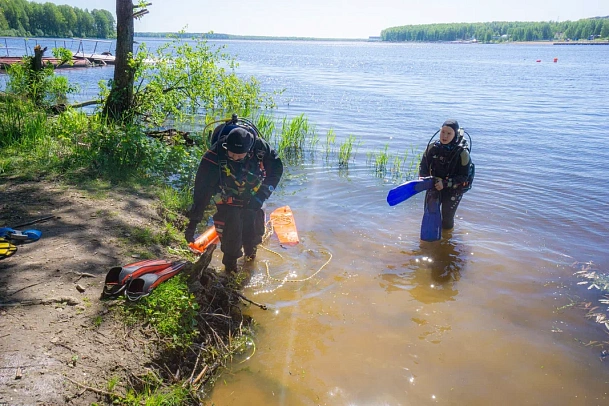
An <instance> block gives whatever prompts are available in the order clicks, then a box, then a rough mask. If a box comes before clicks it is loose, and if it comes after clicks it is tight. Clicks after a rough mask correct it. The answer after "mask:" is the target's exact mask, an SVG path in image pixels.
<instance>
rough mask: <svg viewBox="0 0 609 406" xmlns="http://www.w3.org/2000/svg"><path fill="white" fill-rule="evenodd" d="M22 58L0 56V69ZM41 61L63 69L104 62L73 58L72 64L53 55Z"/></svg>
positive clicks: (98, 64)
mask: <svg viewBox="0 0 609 406" xmlns="http://www.w3.org/2000/svg"><path fill="white" fill-rule="evenodd" d="M22 61H23V58H20V57H17V56H0V69H3V70H4V69H6V68H7V67H8V66H11V65H14V64H16V63H22ZM42 63H43V64H44V65H47V64H51V65H53V68H55V69H65V68H89V67H94V66H105V65H107V64H106V63H96V62H95V61H91V60H89V59H87V58H73V59H72V64H69V63H61V60H60V59H58V58H53V57H45V58H42Z"/></svg>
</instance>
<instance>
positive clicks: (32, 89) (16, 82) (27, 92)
mask: <svg viewBox="0 0 609 406" xmlns="http://www.w3.org/2000/svg"><path fill="white" fill-rule="evenodd" d="M32 59H33V58H32V57H25V58H23V61H22V63H16V64H13V65H11V66H10V67H9V68H8V69H7V70H6V73H7V74H8V77H9V79H8V82H7V84H6V91H7V92H8V93H11V94H14V95H17V96H20V97H23V98H25V99H28V100H31V101H32V102H33V103H34V104H35V105H37V106H40V107H43V108H48V107H50V106H53V105H55V104H59V103H65V102H66V96H67V95H68V94H70V93H74V92H76V91H78V87H77V86H75V85H71V84H69V83H68V79H67V78H66V77H65V76H56V75H55V73H54V70H53V67H52V66H47V67H44V68H43V69H42V70H40V71H35V70H34V69H33V68H32Z"/></svg>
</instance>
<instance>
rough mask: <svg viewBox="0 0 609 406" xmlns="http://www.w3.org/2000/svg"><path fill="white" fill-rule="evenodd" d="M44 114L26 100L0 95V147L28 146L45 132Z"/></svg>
mask: <svg viewBox="0 0 609 406" xmlns="http://www.w3.org/2000/svg"><path fill="white" fill-rule="evenodd" d="M45 124H46V115H45V114H44V113H42V112H40V111H39V110H37V109H36V107H35V106H34V105H33V104H32V103H31V102H30V101H28V100H22V99H20V98H18V97H14V96H12V95H2V96H0V147H7V146H10V145H13V144H15V143H20V145H21V146H23V147H30V146H32V145H34V144H35V143H36V141H38V140H40V139H41V138H43V137H44V135H45V134H46V128H45Z"/></svg>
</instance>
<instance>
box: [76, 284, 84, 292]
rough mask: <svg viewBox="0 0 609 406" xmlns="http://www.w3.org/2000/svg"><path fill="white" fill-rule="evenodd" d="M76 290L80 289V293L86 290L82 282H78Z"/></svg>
mask: <svg viewBox="0 0 609 406" xmlns="http://www.w3.org/2000/svg"><path fill="white" fill-rule="evenodd" d="M76 290H77V291H79V292H80V293H84V291H85V290H86V289H85V288H83V287H82V286H81V285H80V284H76Z"/></svg>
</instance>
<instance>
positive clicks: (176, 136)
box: [146, 128, 195, 147]
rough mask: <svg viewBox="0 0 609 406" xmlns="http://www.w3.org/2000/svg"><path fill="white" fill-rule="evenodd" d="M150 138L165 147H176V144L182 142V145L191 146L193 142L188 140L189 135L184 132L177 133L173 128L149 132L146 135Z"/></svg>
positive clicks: (190, 139)
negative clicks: (160, 142) (162, 143)
mask: <svg viewBox="0 0 609 406" xmlns="http://www.w3.org/2000/svg"><path fill="white" fill-rule="evenodd" d="M146 135H147V136H149V137H150V138H156V139H158V140H160V141H162V142H164V143H165V144H167V145H176V144H177V143H180V142H182V140H183V141H184V145H186V146H189V147H191V146H193V145H195V140H193V139H192V138H190V133H189V132H186V131H179V130H176V129H174V128H170V129H168V130H162V131H149V132H147V133H146Z"/></svg>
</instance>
